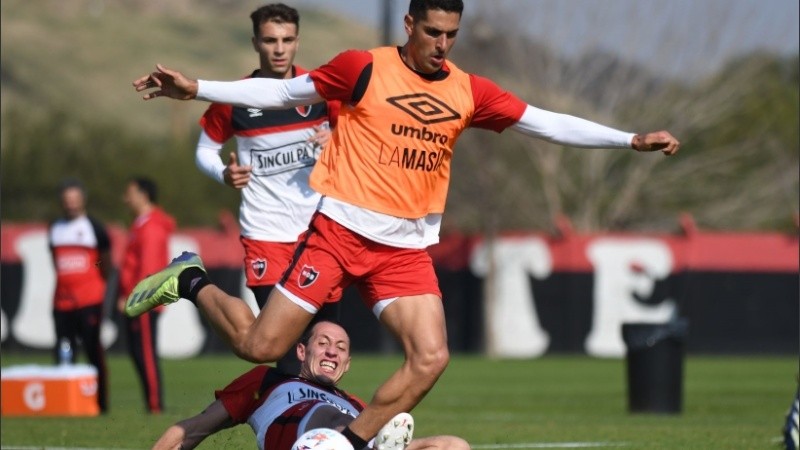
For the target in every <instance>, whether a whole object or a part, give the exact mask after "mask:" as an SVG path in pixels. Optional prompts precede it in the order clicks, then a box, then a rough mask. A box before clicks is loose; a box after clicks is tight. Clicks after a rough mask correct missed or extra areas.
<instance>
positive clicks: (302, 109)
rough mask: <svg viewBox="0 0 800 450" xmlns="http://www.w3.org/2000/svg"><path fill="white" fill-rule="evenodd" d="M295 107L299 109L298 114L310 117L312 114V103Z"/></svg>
mask: <svg viewBox="0 0 800 450" xmlns="http://www.w3.org/2000/svg"><path fill="white" fill-rule="evenodd" d="M294 109H295V111H297V114H300V115H301V116H303V117H308V115H309V114H311V105H306V106H295V108H294Z"/></svg>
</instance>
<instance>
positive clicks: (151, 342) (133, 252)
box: [118, 177, 175, 414]
mask: <svg viewBox="0 0 800 450" xmlns="http://www.w3.org/2000/svg"><path fill="white" fill-rule="evenodd" d="M157 198H158V189H157V186H156V184H155V183H154V182H153V181H152V180H150V179H148V178H144V177H139V178H133V179H132V180H131V181H130V182H129V183H128V185H127V187H126V188H125V193H124V196H123V199H124V201H125V204H126V205H127V206H128V208H129V209H130V211H131V213H133V216H134V220H133V223H132V224H131V227H130V229H129V230H128V244H127V247H126V248H125V255H124V257H123V260H122V265H121V267H120V273H119V303H118V307H119V309H120V310H122V308H123V307H124V305H125V298H127V296H128V295H129V294H130V293H131V291H132V290H133V288H134V286H136V283H138V282H139V281H140V280H142V279H143V278H145V277H147V276H148V275H151V274H153V273H155V272H158V271H159V269H160V268H161V267H163V266H164V264H166V263H167V261H169V239H170V236H171V235H172V232H173V231H174V230H175V220H174V219H173V218H172V217H171V216H170V215H168V214H167V213H166V212H164V210H162V209H161V208H160V207H158V206H157V205H156V202H157ZM161 309H162V308H156V309H155V310H153V311H151V312H149V313H147V314H142V315H141V316H139V317H135V318H126V323H127V331H128V351H129V352H130V354H131V357H132V358H133V361H134V364H135V366H136V371H137V374H138V375H139V379H140V381H141V383H142V388H143V389H144V396H145V407H146V408H147V411H148V412H150V413H155V414H157V413H160V412H161V411H162V409H163V407H164V404H163V390H162V384H161V368H160V367H159V362H158V355H157V348H158V345H157V340H156V337H157V336H158V332H157V330H158V317H159V315H160V313H161Z"/></svg>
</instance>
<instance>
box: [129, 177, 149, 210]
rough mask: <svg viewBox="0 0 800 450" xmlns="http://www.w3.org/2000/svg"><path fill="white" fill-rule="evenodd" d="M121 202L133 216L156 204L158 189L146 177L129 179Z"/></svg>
mask: <svg viewBox="0 0 800 450" xmlns="http://www.w3.org/2000/svg"><path fill="white" fill-rule="evenodd" d="M123 200H124V201H125V204H126V205H128V208H130V209H131V211H133V212H134V213H135V214H139V213H141V212H142V211H143V210H144V209H145V208H147V207H148V206H150V205H153V204H155V203H157V202H158V187H157V186H156V183H155V182H154V181H153V180H151V179H149V178H146V177H136V178H131V180H130V181H129V182H128V185H127V186H126V188H125V193H124V194H123Z"/></svg>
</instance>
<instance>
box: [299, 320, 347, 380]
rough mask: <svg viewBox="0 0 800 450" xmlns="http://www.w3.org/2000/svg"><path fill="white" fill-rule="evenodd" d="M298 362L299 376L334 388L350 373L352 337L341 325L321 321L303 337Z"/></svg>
mask: <svg viewBox="0 0 800 450" xmlns="http://www.w3.org/2000/svg"><path fill="white" fill-rule="evenodd" d="M297 359H299V360H300V363H301V365H300V376H302V377H304V378H307V379H309V380H313V381H316V382H317V383H321V384H326V385H331V386H333V385H335V384H336V383H338V382H339V380H340V379H341V378H342V376H344V374H345V373H346V372H347V371H348V370H349V369H350V336H348V335H347V331H345V329H344V328H342V327H341V325H339V324H337V323H335V322H332V321H329V320H321V321H319V322H317V323H315V324H313V325H312V326H311V327H309V328H308V330H306V332H305V333H304V334H303V337H302V338H301V339H300V342H299V343H298V344H297Z"/></svg>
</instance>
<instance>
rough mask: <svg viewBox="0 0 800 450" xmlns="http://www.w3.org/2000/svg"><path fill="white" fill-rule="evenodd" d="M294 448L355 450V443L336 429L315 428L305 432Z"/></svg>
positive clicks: (295, 449)
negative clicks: (351, 442)
mask: <svg viewBox="0 0 800 450" xmlns="http://www.w3.org/2000/svg"><path fill="white" fill-rule="evenodd" d="M292 450H353V445H352V444H350V441H348V440H347V438H346V437H344V435H343V434H342V433H339V432H338V431H336V430H331V429H330V428H315V429H313V430H309V431H306V432H305V433H303V435H302V436H300V438H299V439H298V440H297V441H295V443H294V445H292Z"/></svg>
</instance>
